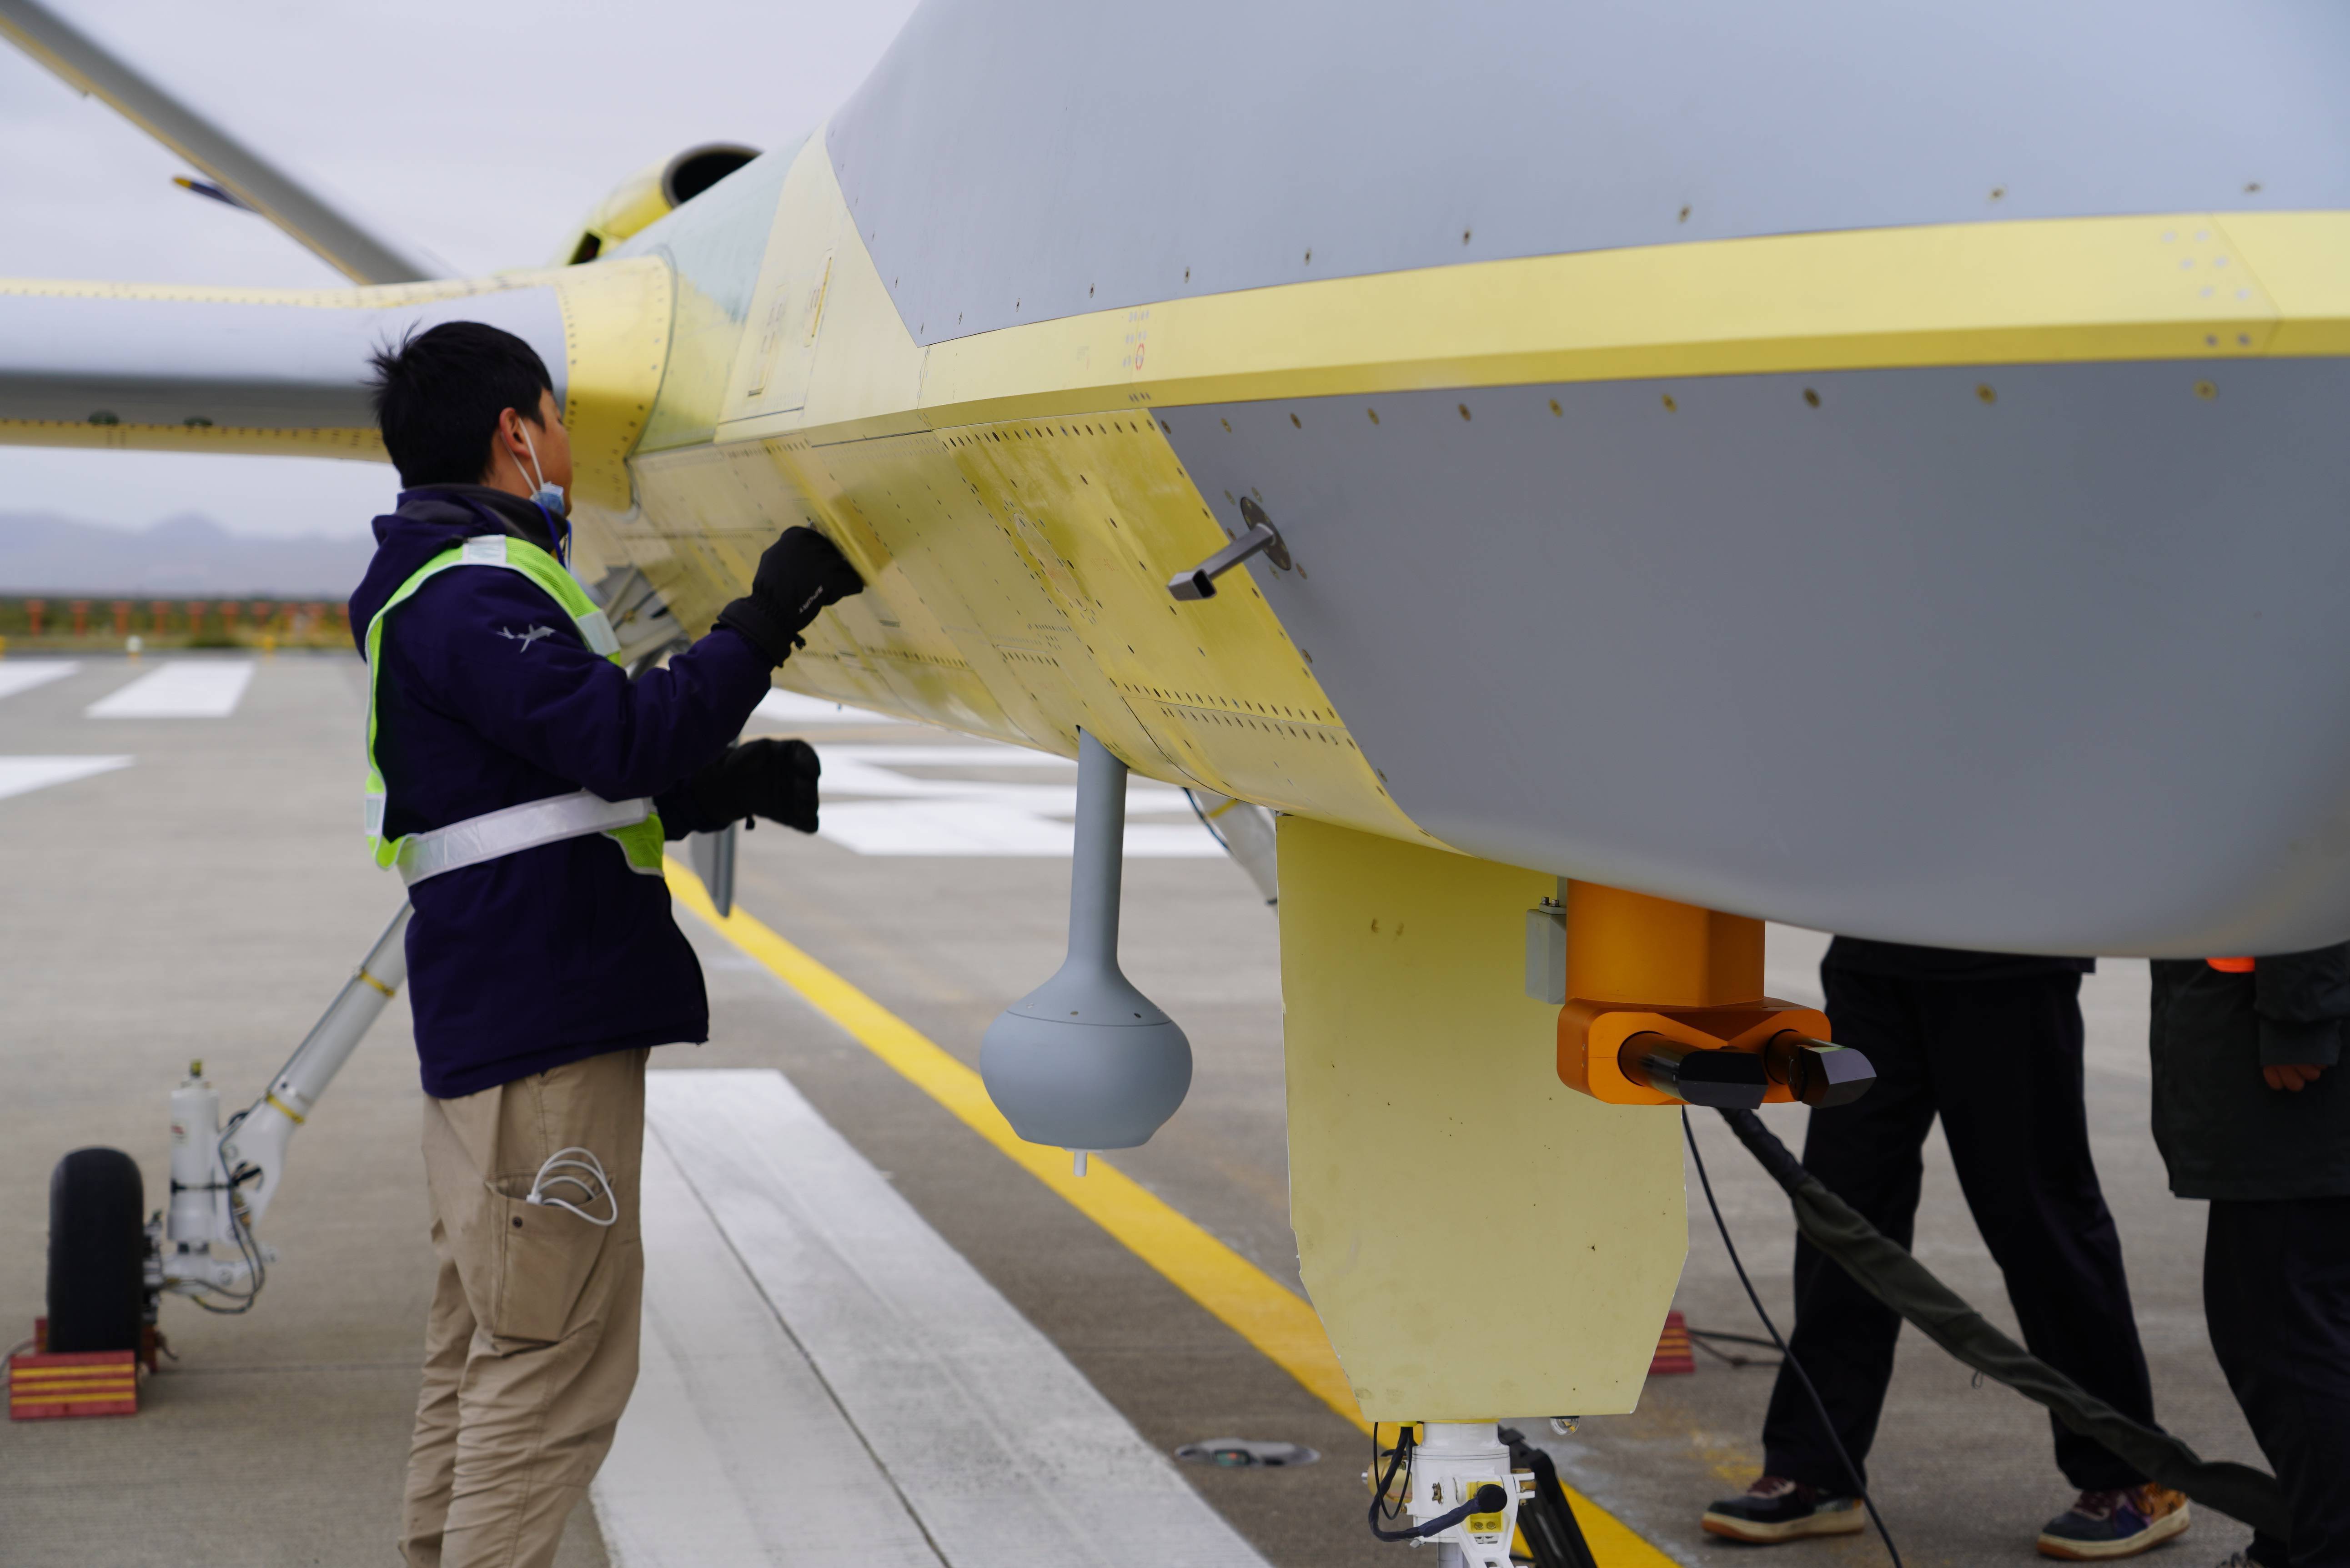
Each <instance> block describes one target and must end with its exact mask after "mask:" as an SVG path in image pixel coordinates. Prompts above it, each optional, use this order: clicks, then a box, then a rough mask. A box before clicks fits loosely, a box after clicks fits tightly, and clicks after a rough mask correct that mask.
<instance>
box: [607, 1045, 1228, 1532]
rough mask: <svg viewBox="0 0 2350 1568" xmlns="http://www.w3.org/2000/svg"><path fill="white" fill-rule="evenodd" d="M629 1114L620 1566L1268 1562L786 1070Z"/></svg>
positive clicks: (654, 1081)
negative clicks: (638, 1181) (642, 1178)
mask: <svg viewBox="0 0 2350 1568" xmlns="http://www.w3.org/2000/svg"><path fill="white" fill-rule="evenodd" d="M646 1115H647V1125H648V1130H649V1137H648V1138H647V1174H646V1185H645V1193H644V1199H643V1201H644V1204H645V1214H644V1220H645V1234H646V1250H647V1278H646V1305H647V1330H646V1351H647V1357H646V1377H647V1384H646V1385H645V1386H644V1391H643V1392H642V1393H640V1394H639V1402H638V1403H637V1404H635V1405H633V1406H631V1407H630V1408H629V1414H628V1416H627V1417H624V1418H623V1420H622V1421H621V1424H620V1435H619V1441H618V1442H617V1443H616V1444H615V1445H614V1448H613V1452H612V1458H611V1459H609V1460H608V1462H607V1463H606V1465H605V1468H604V1474H603V1476H602V1477H599V1478H598V1481H597V1483H596V1491H595V1496H596V1505H597V1512H598V1518H599V1519H601V1520H602V1521H604V1529H605V1538H606V1541H607V1542H608V1549H609V1550H610V1552H611V1553H612V1558H613V1561H614V1562H615V1563H617V1564H619V1568H647V1565H652V1564H664V1563H688V1562H691V1563H707V1564H711V1565H712V1568H727V1565H729V1564H732V1563H816V1562H818V1561H822V1562H826V1563H842V1564H847V1563H858V1564H864V1563H884V1564H892V1565H894V1564H900V1563H902V1564H909V1565H910V1564H918V1563H919V1564H928V1563H931V1562H933V1561H941V1560H942V1561H943V1562H944V1563H948V1564H951V1565H952V1568H1111V1565H1112V1564H1116V1565H1117V1568H1211V1565H1229V1568H1263V1558H1261V1557H1260V1556H1258V1554H1257V1553H1256V1552H1255V1550H1254V1549H1253V1547H1251V1546H1250V1545H1249V1543H1248V1542H1246V1541H1245V1540H1243V1538H1242V1537H1241V1536H1240V1535H1239V1534H1238V1533H1236V1532H1234V1531H1233V1530H1232V1527H1231V1526H1230V1525H1228V1524H1226V1523H1225V1522H1224V1521H1223V1520H1222V1517H1220V1516H1219V1515H1218V1514H1217V1513H1216V1512H1215V1511H1213V1510H1212V1509H1211V1508H1209V1507H1208V1505H1207V1504H1206V1503H1205V1502H1203V1501H1201V1499H1200V1498H1199V1496H1198V1494H1197V1493H1195V1492H1193V1491H1192V1490H1191V1488H1190V1487H1189V1486H1188V1485H1186V1484H1185V1483H1184V1481H1183V1480H1182V1478H1181V1477H1180V1476H1179V1475H1178V1474H1177V1473H1176V1471H1175V1467H1174V1465H1173V1464H1172V1462H1170V1460H1169V1459H1166V1458H1165V1457H1164V1456H1163V1455H1161V1454H1159V1453H1158V1452H1157V1451H1156V1450H1155V1449H1152V1448H1150V1446H1149V1444H1147V1443H1145V1442H1144V1441H1143V1440H1142V1437H1141V1435H1140V1434H1139V1433H1138V1432H1137V1431H1136V1430H1135V1429H1134V1428H1133V1427H1132V1426H1131V1425H1130V1424H1129V1423H1128V1421H1127V1420H1126V1418H1125V1417H1123V1416H1121V1415H1119V1414H1118V1411H1117V1409H1116V1408H1115V1407H1112V1406H1111V1405H1110V1404H1109V1402H1108V1401H1107V1400H1106V1399H1104V1398H1103V1397H1101V1395H1100V1393H1099V1392H1098V1391H1097V1390H1096V1389H1095V1388H1094V1386H1092V1385H1091V1384H1089V1383H1087V1381H1086V1379H1085V1377H1084V1376H1083V1375H1082V1374H1080V1373H1079V1372H1078V1371H1077V1369H1076V1367H1075V1366H1071V1365H1070V1363H1069V1361H1068V1358H1067V1357H1066V1356H1064V1355H1062V1354H1061V1352H1060V1351H1059V1349H1058V1348H1057V1347H1055V1345H1053V1343H1052V1342H1051V1341H1050V1340H1048V1339H1046V1338H1045V1336H1044V1335H1043V1334H1040V1333H1038V1332H1037V1330H1036V1329H1035V1326H1034V1325H1033V1324H1030V1323H1029V1322H1028V1321H1027V1320H1026V1319H1025V1318H1024V1317H1022V1316H1021V1315H1020V1314H1019V1313H1018V1312H1017V1311H1015V1310H1014V1308H1013V1306H1012V1304H1011V1303H1009V1302H1007V1301H1005V1300H1004V1299H1003V1295H1002V1294H1001V1293H999V1292H997V1291H996V1289H995V1287H994V1286H993V1285H991V1284H989V1283H988V1282H987V1281H986V1280H985V1279H984V1278H983V1277H982V1276H981V1275H980V1273H979V1272H978V1271H977V1270H975V1269H973V1268H972V1266H971V1264H970V1263H969V1262H967V1261H965V1260H964V1258H963V1257H962V1254H961V1253H959V1252H957V1251H955V1250H954V1249H953V1248H952V1247H951V1246H949V1245H948V1244H947V1242H946V1241H945V1240H944V1239H943V1238H941V1236H940V1235H939V1234H938V1232H937V1231H933V1230H931V1227H930V1225H929V1223H928V1222H927V1221H925V1220H923V1219H922V1218H921V1216H920V1215H919V1214H917V1213H916V1212H915V1211H914V1210H913V1207H912V1206H911V1205H910V1204H909V1203H908V1202H907V1201H906V1200H905V1199H903V1198H901V1197H899V1194H898V1192H897V1190H896V1189H894V1188H892V1187H891V1186H890V1185H889V1181H888V1179H886V1178H884V1177H883V1176H882V1174H881V1173H880V1172H879V1171H878V1170H876V1169H874V1168H873V1167H872V1166H871V1165H870V1164H869V1163H868V1161H867V1160H866V1159H865V1158H864V1157H863V1156H862V1155H860V1154H858V1152H857V1151H856V1150H855V1149H854V1148H853V1147H850V1146H849V1144H848V1142H847V1140H846V1139H844V1138H843V1137H841V1136H840V1135H839V1134H838V1133H837V1132H836V1131H834V1130H833V1128H832V1127H831V1126H830V1124H828V1123H827V1122H826V1121H825V1120H824V1118H823V1117H822V1116H818V1115H817V1114H816V1110H815V1108H814V1107H813V1106H809V1105H808V1103H807V1102H806V1100H805V1099H804V1098H802V1097H801V1096H800V1094H799V1092H798V1091H797V1090H796V1089H795V1088H793V1087H792V1085H791V1084H790V1083H789V1082H788V1081H787V1080H786V1079H785V1077H784V1075H782V1074H780V1073H776V1072H772V1071H712V1072H691V1071H688V1072H660V1073H655V1074H652V1075H650V1078H649V1079H648V1080H647V1089H646ZM656 1146H658V1149H659V1153H658V1154H657V1153H656V1152H655V1149H656ZM671 1171H674V1173H675V1176H676V1179H674V1180H672V1179H671V1175H670V1174H669V1173H670V1172H671ZM695 1199H698V1200H699V1209H700V1210H701V1212H700V1213H699V1214H696V1213H695V1212H693V1200H695ZM697 1227H699V1228H698V1229H697ZM720 1232H723V1235H721V1234H719V1233H720ZM664 1251H668V1254H669V1255H668V1256H666V1257H664V1255H663V1252H664ZM680 1253H683V1254H686V1256H684V1257H681V1256H680V1255H679V1254H680ZM730 1271H731V1272H730ZM746 1290H751V1291H755V1293H757V1295H758V1296H759V1297H761V1298H763V1299H764V1305H765V1306H766V1307H767V1308H769V1309H771V1310H772V1312H773V1314H775V1320H780V1328H771V1327H769V1326H765V1325H763V1324H761V1323H760V1321H759V1318H758V1314H757V1313H756V1312H755V1311H754V1310H753V1308H752V1303H751V1300H750V1297H749V1296H747V1295H745V1294H744V1292H745V1291H746ZM771 1321H772V1320H771ZM680 1349H682V1350H683V1351H684V1352H685V1353H686V1355H685V1357H684V1358H683V1359H681V1356H680ZM795 1351H796V1353H797V1354H799V1355H802V1356H804V1358H805V1359H804V1361H803V1363H802V1364H801V1365H800V1366H794V1365H793V1364H792V1355H793V1354H794V1353H795ZM648 1396H650V1397H648ZM704 1455H708V1456H712V1457H711V1458H709V1459H705V1458H703V1457H702V1456H704ZM810 1456H813V1457H810ZM860 1460H862V1461H863V1462H864V1463H865V1464H867V1465H870V1466H872V1467H873V1469H872V1472H871V1473H870V1474H868V1473H867V1472H866V1471H865V1470H863V1469H860V1468H859V1461H860ZM803 1465H806V1466H808V1467H810V1468H808V1469H805V1470H802V1469H800V1467H801V1466H803ZM877 1480H879V1481H880V1482H882V1483H883V1484H886V1486H887V1487H888V1488H889V1491H890V1493H891V1494H892V1500H893V1501H896V1502H897V1506H896V1507H895V1508H892V1507H890V1506H889V1505H888V1504H885V1503H879V1502H868V1501H866V1500H868V1499H869V1498H872V1497H874V1496H875V1495H876V1494H875V1493H874V1492H873V1490H871V1489H872V1487H873V1485H874V1483H875V1482H876V1481H877ZM835 1488H846V1489H848V1490H847V1491H846V1493H845V1494H843V1493H837V1492H828V1491H827V1489H835ZM828 1497H829V1498H831V1499H833V1500H834V1501H831V1502H830V1505H829V1506H827V1501H826V1500H827V1498H828ZM852 1504H853V1505H852ZM827 1515H829V1516H830V1517H829V1518H827ZM905 1522H912V1523H916V1524H918V1525H919V1528H920V1536H922V1537H924V1538H926V1539H927V1541H928V1542H930V1543H931V1546H932V1547H934V1548H935V1552H936V1557H935V1558H933V1557H931V1556H926V1555H924V1554H922V1553H921V1552H918V1551H917V1550H916V1544H917V1543H916V1542H915V1541H913V1540H911V1539H910V1538H909V1537H908V1536H907V1535H906V1533H905V1530H904V1523H905ZM705 1524H706V1525H707V1528H708V1530H709V1532H710V1535H709V1537H708V1540H709V1542H710V1544H707V1545H701V1544H693V1542H697V1541H699V1540H700V1539H702V1538H701V1537H698V1536H697V1535H696V1533H695V1532H697V1531H698V1530H701V1529H702V1527H703V1526H704V1525H705ZM819 1531H826V1532H829V1531H837V1532H838V1533H837V1534H833V1535H830V1536H829V1538H828V1539H819V1538H818V1536H817V1534H816V1532H819ZM671 1542H676V1544H675V1545H671V1544H670V1543H671ZM802 1545H804V1546H805V1551H804V1552H803V1551H800V1550H799V1549H798V1548H799V1547H800V1546H802Z"/></svg>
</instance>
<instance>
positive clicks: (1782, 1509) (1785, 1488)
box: [1698, 1476, 1868, 1546]
mask: <svg viewBox="0 0 2350 1568" xmlns="http://www.w3.org/2000/svg"><path fill="white" fill-rule="evenodd" d="M1698 1522H1699V1523H1700V1524H1702V1525H1703V1526H1704V1527H1705V1529H1706V1531H1707V1532H1708V1533H1710V1534H1713V1535H1726V1536H1728V1537H1729V1538H1730V1539H1731V1540H1732V1541H1745V1542H1752V1543H1753V1544H1755V1545H1757V1546H1767V1545H1770V1544H1771V1543H1772V1542H1779V1541H1801V1540H1803V1539H1804V1537H1805V1536H1810V1535H1856V1534H1858V1533H1859V1532H1861V1531H1863V1530H1865V1529H1866V1528H1867V1526H1868V1519H1867V1516H1866V1512H1865V1511H1863V1509H1862V1508H1861V1506H1860V1499H1858V1498H1856V1497H1823V1496H1821V1495H1820V1491H1819V1489H1818V1488H1817V1487H1809V1486H1805V1485H1804V1484H1803V1483H1802V1482H1801V1481H1791V1480H1788V1479H1787V1478H1786V1477H1784V1476H1764V1477H1763V1479H1762V1480H1758V1481H1756V1482H1755V1483H1754V1484H1753V1485H1752V1486H1750V1487H1748V1488H1747V1489H1746V1491H1745V1494H1744V1495H1743V1496H1741V1497H1731V1498H1724V1499H1723V1500H1722V1501H1720V1502H1717V1503H1715V1504H1714V1505H1713V1506H1712V1507H1711V1508H1709V1509H1707V1510H1706V1511H1705V1517H1704V1518H1703V1519H1701V1520H1700V1521H1698Z"/></svg>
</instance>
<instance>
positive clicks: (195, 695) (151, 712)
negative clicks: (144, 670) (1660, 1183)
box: [87, 659, 253, 719]
mask: <svg viewBox="0 0 2350 1568" xmlns="http://www.w3.org/2000/svg"><path fill="white" fill-rule="evenodd" d="M251 680H253V661H252V660H251V659H174V660H173V661H172V662H171V663H169V664H166V665H164V666H163V667H162V668H161V670H153V671H151V672H150V673H148V674H145V675H142V676H140V678H139V679H138V680H134V681H132V682H131V683H130V685H128V686H125V687H124V688H122V689H121V690H120V691H117V692H115V693H114V694H113V695H111V696H109V697H101V698H99V700H98V701H95V702H93V703H91V704H90V705H89V707H88V710H87V713H88V717H90V718H92V719H225V718H227V717H228V716H229V715H230V714H231V713H234V712H235V711H236V705H237V703H239V702H240V701H244V689H245V686H246V684H247V683H248V682H250V681H251Z"/></svg>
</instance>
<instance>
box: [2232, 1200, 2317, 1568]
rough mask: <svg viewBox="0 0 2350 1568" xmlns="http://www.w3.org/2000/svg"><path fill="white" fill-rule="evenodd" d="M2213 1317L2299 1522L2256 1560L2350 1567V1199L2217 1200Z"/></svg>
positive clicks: (2297, 1567) (2262, 1543)
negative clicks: (2288, 1545)
mask: <svg viewBox="0 0 2350 1568" xmlns="http://www.w3.org/2000/svg"><path fill="white" fill-rule="evenodd" d="M2203 1316H2204V1320H2205V1323H2206V1324H2207V1325H2208V1327H2209V1328H2210V1334H2211V1348H2212V1350H2213V1351H2214V1352H2215V1353H2216V1354H2217V1355H2219V1358H2220V1370H2221V1371H2223V1372H2225V1373H2226V1374H2227V1375H2228V1386H2229V1387H2230V1389H2232V1390H2233V1391H2234V1393H2235V1396H2236V1403H2237V1404H2239V1405H2241V1406H2242V1407H2244V1418H2245V1419H2246V1420H2247V1421H2249V1422H2251V1428H2252V1436H2253V1437H2255V1438H2259V1439H2260V1444H2261V1451H2262V1453H2264V1454H2266V1455H2267V1456H2268V1458H2269V1463H2270V1464H2272V1465H2273V1466H2274V1467H2276V1474H2277V1481H2278V1483H2279V1484H2280V1485H2282V1487H2283V1489H2284V1495H2285V1503H2286V1506H2287V1508H2288V1509H2289V1510H2290V1511H2291V1513H2292V1517H2293V1541H2292V1555H2291V1556H2290V1557H2288V1556H2287V1555H2286V1553H2285V1543H2284V1542H2280V1541H2276V1540H2274V1539H2272V1538H2271V1537H2269V1536H2265V1535H2262V1536H2255V1537H2254V1538H2253V1541H2252V1555H2253V1556H2254V1557H2256V1558H2258V1559H2259V1560H2260V1561H2261V1562H2262V1563H2265V1564H2267V1565H2268V1568H2287V1564H2288V1563H2290V1565H2291V1568H2350V1198H2298V1199H2278V1200H2276V1201H2272V1202H2265V1203H2252V1202H2228V1201H2224V1200H2222V1201H2215V1202H2213V1203H2212V1205H2211V1216H2210V1224H2209V1229H2208V1231H2207V1232H2206V1235H2205V1237H2204V1243H2203Z"/></svg>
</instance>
